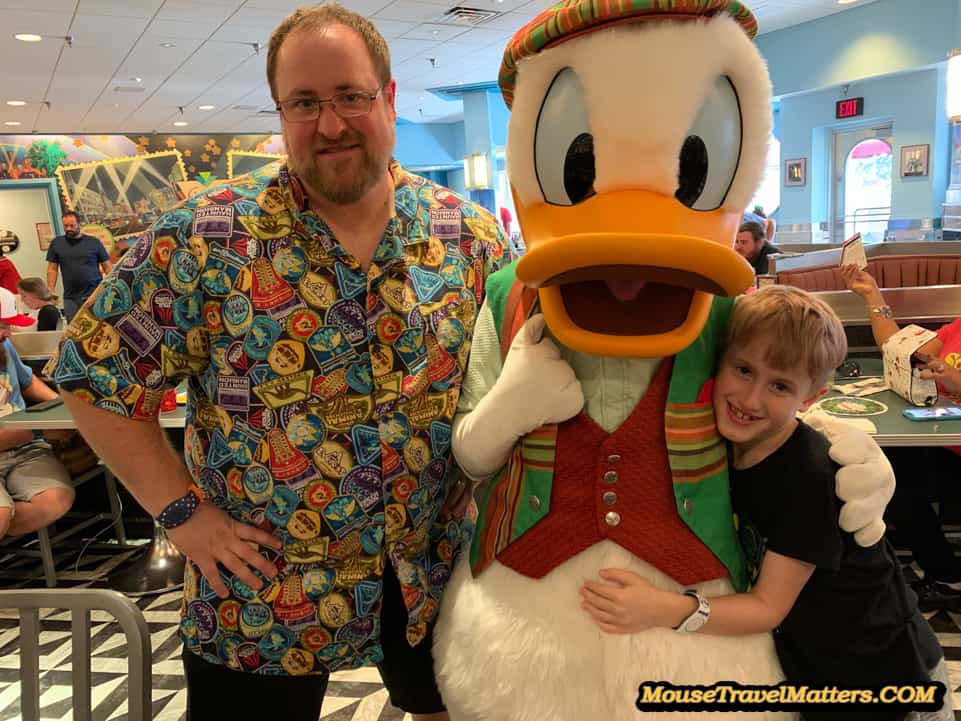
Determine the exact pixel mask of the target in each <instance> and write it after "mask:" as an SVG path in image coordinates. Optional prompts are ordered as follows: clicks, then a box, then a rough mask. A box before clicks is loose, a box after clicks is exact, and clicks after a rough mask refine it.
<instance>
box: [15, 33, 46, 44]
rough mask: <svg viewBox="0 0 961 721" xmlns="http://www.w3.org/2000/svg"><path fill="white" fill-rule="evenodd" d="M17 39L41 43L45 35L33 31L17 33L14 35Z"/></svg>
mask: <svg viewBox="0 0 961 721" xmlns="http://www.w3.org/2000/svg"><path fill="white" fill-rule="evenodd" d="M13 37H15V38H16V39H17V40H22V41H23V42H25V43H39V42H40V41H41V40H43V36H41V35H34V34H33V33H17V34H16V35H14V36H13Z"/></svg>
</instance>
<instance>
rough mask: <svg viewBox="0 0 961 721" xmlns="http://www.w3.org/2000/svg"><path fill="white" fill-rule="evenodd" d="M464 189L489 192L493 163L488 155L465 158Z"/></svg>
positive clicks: (475, 154)
mask: <svg viewBox="0 0 961 721" xmlns="http://www.w3.org/2000/svg"><path fill="white" fill-rule="evenodd" d="M464 187H465V188H467V189H468V190H487V189H488V188H490V187H491V163H490V158H489V157H488V156H487V153H474V154H472V155H468V156H465V157H464Z"/></svg>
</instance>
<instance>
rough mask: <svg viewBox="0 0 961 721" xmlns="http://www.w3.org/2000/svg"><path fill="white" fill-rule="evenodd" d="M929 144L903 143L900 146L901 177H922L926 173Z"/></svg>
mask: <svg viewBox="0 0 961 721" xmlns="http://www.w3.org/2000/svg"><path fill="white" fill-rule="evenodd" d="M930 147H931V146H929V145H905V146H904V147H902V148H901V177H902V178H923V177H925V176H926V175H927V174H928V149H929V148H930Z"/></svg>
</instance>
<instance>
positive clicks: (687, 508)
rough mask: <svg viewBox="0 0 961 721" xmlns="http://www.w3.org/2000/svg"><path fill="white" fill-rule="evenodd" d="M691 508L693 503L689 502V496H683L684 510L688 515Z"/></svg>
mask: <svg viewBox="0 0 961 721" xmlns="http://www.w3.org/2000/svg"><path fill="white" fill-rule="evenodd" d="M693 508H694V504H693V503H691V499H690V498H685V499H684V512H685V513H687V514H688V515H690V513H691V510H692V509H693Z"/></svg>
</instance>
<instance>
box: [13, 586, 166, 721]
mask: <svg viewBox="0 0 961 721" xmlns="http://www.w3.org/2000/svg"><path fill="white" fill-rule="evenodd" d="M0 608H12V609H18V610H19V611H20V712H21V718H22V719H23V721H39V719H40V609H41V608H56V609H59V608H63V609H68V610H69V611H70V612H71V613H70V628H71V634H72V639H71V666H72V682H73V718H74V721H91V718H92V716H93V708H92V703H91V673H90V672H91V659H90V612H91V611H105V612H106V613H109V614H110V615H112V616H113V617H114V618H115V619H116V620H117V622H118V623H119V624H120V627H121V628H122V629H123V632H124V635H125V636H126V637H127V649H126V650H127V659H128V665H127V718H128V719H129V720H130V721H149V719H150V718H151V717H152V716H153V711H152V708H151V698H150V690H151V685H152V677H151V669H150V661H151V658H150V631H149V630H148V628H147V621H146V620H145V619H144V616H143V613H142V612H141V610H140V609H139V608H138V607H137V605H136V604H135V603H134V602H133V601H131V600H130V599H129V598H127V597H125V596H122V595H120V594H119V593H117V592H116V591H109V590H107V589H83V590H80V589H57V590H56V591H52V590H49V589H36V590H15V591H0Z"/></svg>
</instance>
